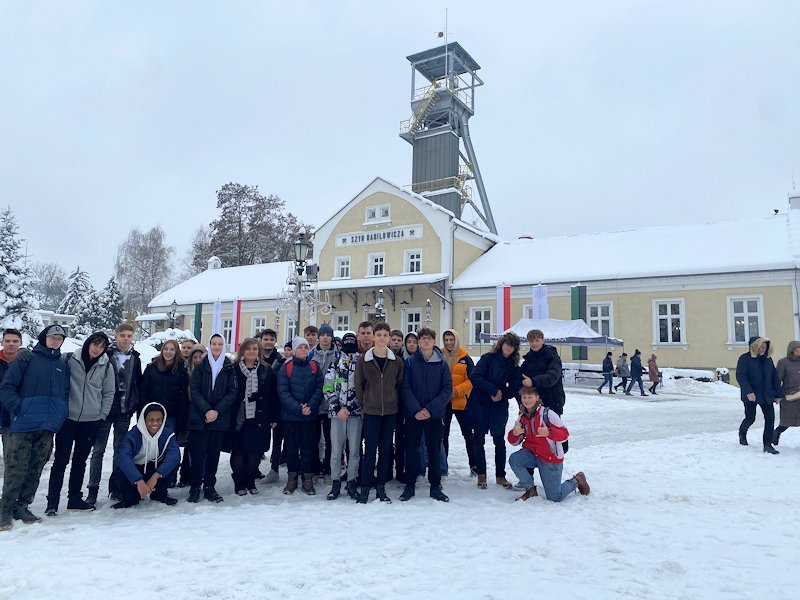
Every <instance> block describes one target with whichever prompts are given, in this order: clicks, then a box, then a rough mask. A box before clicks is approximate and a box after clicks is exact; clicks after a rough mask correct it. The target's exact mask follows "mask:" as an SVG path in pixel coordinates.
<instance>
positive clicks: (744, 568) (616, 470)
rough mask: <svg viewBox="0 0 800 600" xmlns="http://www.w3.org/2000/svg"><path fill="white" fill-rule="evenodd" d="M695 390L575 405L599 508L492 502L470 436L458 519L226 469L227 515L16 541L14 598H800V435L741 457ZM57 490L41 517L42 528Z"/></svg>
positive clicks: (495, 492) (175, 510)
mask: <svg viewBox="0 0 800 600" xmlns="http://www.w3.org/2000/svg"><path fill="white" fill-rule="evenodd" d="M683 381H685V380H676V385H677V384H679V383H680V382H683ZM695 383H696V384H698V385H700V386H704V389H705V390H706V394H705V395H703V396H698V397H686V396H684V395H682V394H681V395H679V394H676V393H671V392H670V393H666V394H662V395H659V396H657V397H652V396H651V397H648V398H641V397H636V396H634V397H627V396H620V395H617V396H607V395H603V396H600V395H598V394H597V393H596V392H595V391H594V390H591V392H588V391H583V390H578V389H568V391H567V404H566V413H565V415H564V419H565V422H566V423H567V425H568V426H569V427H570V430H571V434H572V438H571V448H570V451H569V453H568V454H567V458H566V463H565V470H564V472H565V475H571V474H572V473H574V472H575V471H577V470H582V471H584V472H585V473H586V475H587V478H588V480H589V483H590V484H591V486H592V493H591V495H590V496H588V497H581V496H577V495H575V496H572V497H570V498H568V499H567V500H566V501H565V502H564V503H562V504H551V503H548V502H547V501H545V500H544V499H543V498H541V497H539V498H535V499H533V500H530V501H528V502H526V503H521V502H514V501H513V499H514V498H515V497H516V496H517V495H519V493H520V492H519V491H518V490H514V491H508V490H504V489H502V488H500V487H499V486H496V485H493V484H491V485H490V486H489V489H488V490H485V491H482V490H478V489H476V487H475V480H474V479H471V478H470V477H469V475H468V472H467V468H466V458H465V451H464V447H463V441H462V439H461V437H460V435H459V433H458V427H456V426H454V428H453V431H452V433H451V443H450V452H451V456H450V476H449V478H448V479H447V480H446V481H445V483H444V487H445V491H446V492H447V493H448V495H450V498H451V502H450V503H449V504H446V505H445V504H439V503H436V502H434V501H432V500H431V499H430V498H428V497H427V494H428V485H427V483H420V484H418V486H417V497H415V498H414V499H413V500H412V501H411V502H408V503H400V502H399V501H398V496H399V494H400V487H399V485H398V484H397V483H396V482H392V483H391V484H389V486H388V488H387V491H388V493H389V495H390V497H392V498H393V499H394V502H393V503H392V504H391V505H382V504H380V503H378V502H372V503H370V504H368V505H366V506H360V505H355V504H353V503H352V502H351V501H350V500H348V499H346V498H340V499H339V500H337V501H335V502H329V501H326V500H325V497H324V493H325V492H327V489H325V488H324V487H323V486H321V485H318V486H317V492H318V495H317V496H314V497H308V496H305V495H303V494H302V493H300V492H297V493H295V495H294V496H291V497H286V496H284V495H283V494H282V493H281V486H278V485H273V486H267V485H260V486H259V488H260V489H261V492H262V493H261V494H260V495H259V496H248V497H245V498H239V497H236V496H234V495H233V493H232V492H233V486H232V482H231V480H230V477H229V468H228V465H227V455H224V454H223V460H222V461H221V464H220V474H219V483H218V489H219V491H220V492H221V493H222V494H223V496H224V498H225V501H224V502H223V503H222V504H221V505H211V504H209V503H207V502H205V501H201V503H199V504H197V505H191V504H188V503H186V502H185V498H186V496H187V494H188V491H187V490H186V489H178V490H173V492H172V493H173V495H174V496H175V497H177V498H179V499H180V500H181V502H180V503H179V504H178V505H177V506H175V507H165V506H162V505H158V504H156V503H152V504H151V503H149V502H145V503H144V504H143V505H141V506H139V507H136V508H132V509H128V510H125V511H115V510H112V509H111V508H110V507H109V503H108V501H107V500H105V499H101V501H100V504H99V509H98V510H97V511H96V512H95V513H90V514H81V513H70V512H68V511H66V510H63V509H64V507H65V504H66V498H65V496H66V492H64V495H63V497H62V510H61V511H60V514H59V516H58V517H55V518H51V519H47V520H46V521H45V522H44V523H42V524H38V525H30V526H25V525H22V524H20V523H18V522H17V523H15V525H14V528H13V529H12V530H11V531H10V532H6V533H2V534H0V536H2V537H0V539H3V547H5V548H8V549H12V548H13V551H12V552H5V553H4V558H3V560H4V565H3V566H4V568H3V569H0V590H3V594H5V597H9V598H15V599H20V600H21V599H27V598H42V597H58V598H64V599H69V598H87V597H92V596H94V595H96V594H97V592H98V590H102V591H109V592H111V591H112V590H113V592H112V593H113V595H114V596H115V597H116V598H141V597H157V596H158V597H165V598H170V600H180V599H183V598H197V597H204V598H221V599H234V598H249V597H270V598H314V597H324V598H334V599H335V598H396V597H408V598H458V597H465V598H476V597H485V598H499V597H507V596H509V594H510V593H511V591H512V590H525V595H526V596H534V595H542V596H543V597H548V598H549V597H553V596H556V595H558V596H560V597H565V598H578V599H580V598H586V599H593V600H594V599H597V598H617V597H634V598H654V599H659V600H661V599H669V598H723V597H724V598H755V597H765V598H774V599H782V598H794V597H796V591H795V587H796V573H797V568H798V567H799V566H800V558H798V554H797V548H798V547H800V533H798V532H797V528H796V527H794V526H792V523H793V521H791V516H790V515H791V511H790V510H788V509H789V508H790V507H791V506H793V505H794V502H795V499H796V498H797V497H798V494H800V480H798V478H797V477H796V465H797V462H798V459H800V435H798V433H797V430H794V429H790V430H789V431H787V432H786V433H785V434H784V436H783V437H782V438H781V445H780V447H779V449H780V451H781V454H780V455H779V456H769V455H767V454H764V453H762V452H761V449H760V447H758V441H759V440H760V435H761V431H760V429H759V428H760V427H761V426H762V423H761V421H760V420H759V421H757V422H756V424H755V425H754V426H753V428H752V429H751V431H750V436H749V437H750V442H751V444H753V445H752V446H749V447H742V446H740V445H739V444H738V441H737V435H736V429H737V427H738V424H739V421H740V420H741V417H742V415H741V414H740V413H741V403H740V402H739V401H738V400H736V399H734V398H730V397H727V394H724V395H720V394H716V393H715V392H716V390H717V388H718V386H716V385H715V384H707V383H705V384H704V383H700V382H695ZM514 416H515V415H514V412H513V411H512V412H510V414H509V427H510V425H511V423H512V420H513V418H514ZM759 419H760V417H759ZM491 447H492V446H491V441H487V450H488V453H487V454H488V457H489V463H490V465H491V462H492V461H491ZM110 456H111V452H110V449H109V451H108V452H107V453H106V465H105V471H104V474H105V475H106V476H107V475H108V473H109V468H110V460H111V458H110ZM262 468H267V463H266V462H265V463H262ZM489 475H490V481H491V476H492V475H493V472H492V471H491V466H490V473H489ZM47 477H48V475H47V470H46V471H45V474H44V476H43V478H42V484H41V485H40V488H39V492H38V494H37V497H36V500H35V502H34V505H33V507H32V508H33V509H34V512H38V513H41V512H43V509H44V503H45V500H44V494H45V488H46V484H47ZM281 477H282V479H283V480H284V481H285V471H284V470H283V469H282V470H281ZM537 477H538V476H537ZM509 478H510V479H512V480H513V479H514V477H513V475H512V474H511V473H510V471H509ZM776 482H780V484H779V485H777V484H776ZM103 485H105V480H104V481H103ZM373 497H374V494H373ZM545 590H547V591H545Z"/></svg>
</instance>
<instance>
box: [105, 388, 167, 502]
mask: <svg viewBox="0 0 800 600" xmlns="http://www.w3.org/2000/svg"><path fill="white" fill-rule="evenodd" d="M166 422H167V411H166V410H165V409H164V407H163V406H161V405H160V404H158V403H157V402H150V403H148V404H146V405H145V407H144V409H143V410H142V412H141V414H140V415H139V419H138V421H137V422H136V426H135V427H133V428H132V429H131V430H130V431H129V432H128V433H126V434H125V437H124V438H123V439H122V445H121V446H120V449H119V456H118V458H117V466H116V468H115V469H114V472H113V473H112V474H111V480H110V481H109V487H110V488H111V491H112V492H113V494H114V496H116V497H117V498H121V499H122V500H121V501H120V502H118V503H117V504H115V505H114V506H112V508H128V507H129V506H134V505H136V504H139V501H141V500H144V499H145V498H147V497H148V496H149V497H150V499H151V500H155V501H156V502H163V503H164V504H166V505H167V506H174V505H175V504H177V503H178V501H177V500H176V499H175V498H170V497H169V495H168V494H167V488H169V482H170V476H171V475H172V474H173V473H174V472H175V471H176V470H177V468H178V465H179V464H180V462H181V451H180V449H179V448H178V440H177V439H176V438H175V432H174V431H173V430H172V429H171V428H169V427H167V426H166Z"/></svg>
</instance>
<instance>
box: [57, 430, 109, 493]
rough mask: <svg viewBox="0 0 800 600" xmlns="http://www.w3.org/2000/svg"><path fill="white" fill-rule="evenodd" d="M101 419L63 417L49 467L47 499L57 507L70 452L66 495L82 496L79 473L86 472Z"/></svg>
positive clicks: (81, 477)
mask: <svg viewBox="0 0 800 600" xmlns="http://www.w3.org/2000/svg"><path fill="white" fill-rule="evenodd" d="M102 424H103V421H70V420H69V419H67V420H66V421H64V424H63V425H62V426H61V429H59V430H58V433H57V434H56V442H55V446H56V455H55V458H54V459H53V466H52V467H51V468H50V484H49V486H48V489H47V499H48V501H52V502H54V503H55V504H56V506H58V499H59V496H61V488H62V486H63V485H64V472H65V471H66V470H67V465H68V464H69V462H70V454H71V455H72V466H71V467H70V469H69V484H68V487H67V497H68V498H70V499H73V498H76V499H79V498H81V497H82V496H83V494H81V488H82V487H83V476H84V474H85V473H86V460H87V459H88V458H89V452H91V450H92V447H93V446H94V442H95V439H96V438H97V432H98V431H99V430H100V426H101V425H102Z"/></svg>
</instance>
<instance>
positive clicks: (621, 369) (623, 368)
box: [617, 356, 631, 377]
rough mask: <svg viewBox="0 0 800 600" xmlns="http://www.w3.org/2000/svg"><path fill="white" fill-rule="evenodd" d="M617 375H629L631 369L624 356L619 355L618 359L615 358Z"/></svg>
mask: <svg viewBox="0 0 800 600" xmlns="http://www.w3.org/2000/svg"><path fill="white" fill-rule="evenodd" d="M617 375H618V376H619V377H630V376H631V369H630V367H628V361H627V359H626V358H624V357H622V356H620V357H619V360H617Z"/></svg>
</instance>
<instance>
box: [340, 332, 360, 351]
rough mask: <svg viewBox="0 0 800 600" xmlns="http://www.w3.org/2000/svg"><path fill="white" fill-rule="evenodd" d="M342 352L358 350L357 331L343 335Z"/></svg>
mask: <svg viewBox="0 0 800 600" xmlns="http://www.w3.org/2000/svg"><path fill="white" fill-rule="evenodd" d="M342 352H344V353H345V354H355V353H356V352H358V338H357V337H356V334H355V333H352V332H350V331H348V332H347V333H345V334H344V335H343V336H342Z"/></svg>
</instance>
